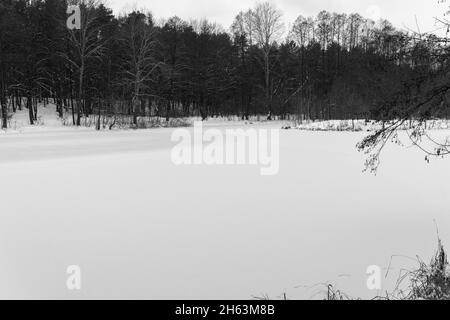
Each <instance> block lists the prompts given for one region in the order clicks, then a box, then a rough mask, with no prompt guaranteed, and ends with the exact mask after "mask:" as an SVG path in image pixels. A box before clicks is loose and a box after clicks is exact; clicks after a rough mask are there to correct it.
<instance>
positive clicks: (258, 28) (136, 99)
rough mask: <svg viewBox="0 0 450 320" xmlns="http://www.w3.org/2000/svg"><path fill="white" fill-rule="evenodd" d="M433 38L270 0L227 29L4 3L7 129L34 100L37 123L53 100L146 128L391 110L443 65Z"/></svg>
mask: <svg viewBox="0 0 450 320" xmlns="http://www.w3.org/2000/svg"><path fill="white" fill-rule="evenodd" d="M68 4H76V5H80V8H81V30H72V31H70V30H69V29H68V28H67V27H66V20H67V17H68V14H67V13H66V10H67V6H68ZM428 40H429V39H428ZM428 40H427V39H417V37H415V36H413V35H410V34H407V33H405V32H403V31H399V30H396V29H395V28H394V27H393V26H392V24H390V23H389V22H388V21H385V20H381V21H378V22H374V21H371V20H370V19H365V18H363V17H362V16H360V15H359V14H351V15H346V14H335V13H329V12H326V11H323V12H321V13H320V14H319V15H318V16H317V17H315V18H311V17H309V18H308V17H301V16H300V17H299V18H298V19H297V20H296V21H295V23H294V24H293V27H292V28H291V30H285V29H284V25H283V23H282V16H281V13H280V12H279V11H278V10H277V9H276V8H274V7H273V6H272V5H270V4H268V3H260V4H257V5H256V6H255V8H254V9H251V10H249V11H247V12H241V13H239V14H238V15H237V17H236V19H235V21H234V23H233V25H232V26H231V28H230V30H229V31H228V32H226V31H225V30H223V29H222V28H221V27H220V26H219V25H216V24H215V23H210V22H208V21H206V20H202V21H191V22H186V21H183V20H181V19H179V18H177V17H173V18H170V19H167V20H164V21H157V20H156V19H155V18H154V17H153V16H152V15H151V14H148V13H146V12H145V13H144V12H142V11H137V10H135V11H133V12H131V13H129V14H127V15H123V16H119V17H115V16H114V15H113V13H112V10H111V9H109V8H107V7H106V6H105V5H103V4H101V3H100V2H97V1H95V0H78V1H62V0H34V1H29V0H2V1H1V3H0V79H1V88H0V90H1V91H0V92H1V94H0V97H1V106H2V108H1V111H2V112H1V118H2V119H3V120H2V126H3V128H5V127H7V119H8V117H10V116H11V114H13V113H14V112H16V111H17V110H18V109H22V108H26V109H27V110H28V112H29V119H30V123H31V124H33V123H34V122H35V121H36V120H37V119H38V115H37V113H38V108H37V105H38V103H44V104H47V103H50V100H51V102H54V103H55V104H56V106H57V112H58V113H59V115H60V116H61V117H66V118H69V119H70V122H71V123H72V124H74V125H81V124H82V119H83V118H86V117H89V116H94V118H95V116H97V115H98V117H97V118H96V119H98V123H97V127H98V128H100V126H101V124H100V121H101V120H100V119H102V117H109V118H110V119H114V121H111V122H110V124H109V125H110V126H114V123H115V121H116V119H119V118H120V117H128V119H130V120H129V121H130V123H131V124H133V125H135V126H136V125H138V122H139V119H141V118H144V117H163V118H166V119H170V118H178V117H188V116H200V117H201V118H202V119H206V118H208V117H214V116H231V115H233V116H239V117H240V118H242V119H249V118H250V117H252V116H255V115H264V117H267V119H269V120H270V119H273V118H275V117H276V118H281V119H286V118H290V119H298V120H299V121H303V120H305V119H310V120H317V119H354V118H365V119H378V120H380V119H391V118H393V117H395V116H396V115H397V114H398V110H399V109H398V108H399V105H405V104H407V103H409V102H410V101H409V100H410V99H411V98H410V97H411V92H412V91H414V90H416V89H417V81H418V79H419V78H423V77H425V76H426V75H427V74H429V73H430V72H434V71H435V70H436V68H440V67H439V63H440V62H439V59H438V58H437V57H435V55H434V54H433V53H434V51H433V42H432V41H428ZM415 86H416V87H415ZM415 88H416V89H415ZM408 90H409V91H408ZM396 110H397V111H396Z"/></svg>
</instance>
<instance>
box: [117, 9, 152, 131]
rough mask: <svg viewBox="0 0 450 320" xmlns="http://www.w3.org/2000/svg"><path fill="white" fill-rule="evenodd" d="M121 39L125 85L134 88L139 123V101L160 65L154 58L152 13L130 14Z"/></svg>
mask: <svg viewBox="0 0 450 320" xmlns="http://www.w3.org/2000/svg"><path fill="white" fill-rule="evenodd" d="M120 39H121V41H123V42H124V44H125V48H126V51H125V55H124V59H123V72H124V74H125V78H124V81H125V83H124V84H125V85H127V86H131V88H132V101H131V105H132V114H133V124H134V125H137V116H138V109H139V103H140V101H141V98H142V96H143V95H144V94H145V89H147V88H148V86H147V84H146V83H148V81H149V80H150V79H151V76H152V74H153V72H154V71H155V70H156V68H157V67H158V66H159V63H157V62H156V60H155V58H154V54H155V52H154V51H155V45H156V39H155V29H154V26H153V21H152V16H151V14H147V15H146V14H143V13H140V12H139V11H135V12H133V13H131V14H129V15H128V16H127V17H126V18H125V21H124V24H123V32H122V34H121V38H120Z"/></svg>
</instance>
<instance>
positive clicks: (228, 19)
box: [107, 0, 445, 32]
mask: <svg viewBox="0 0 450 320" xmlns="http://www.w3.org/2000/svg"><path fill="white" fill-rule="evenodd" d="M271 2H272V3H274V4H275V5H276V6H278V8H279V9H281V10H282V11H283V13H284V18H285V23H286V25H287V26H289V25H290V24H292V22H293V21H294V20H295V18H296V17H297V16H298V15H300V14H301V15H304V16H310V15H313V16H314V15H316V14H317V13H318V12H320V11H321V10H328V11H331V12H339V13H341V12H345V13H351V12H358V13H360V14H361V15H363V16H365V17H372V18H375V20H377V18H378V17H379V16H381V17H383V18H386V19H388V20H390V21H391V22H392V23H394V25H396V26H398V27H400V28H410V29H414V30H416V29H417V27H416V19H415V17H416V16H417V21H418V23H419V27H420V29H421V31H422V32H428V31H432V30H435V29H436V28H438V27H439V26H436V24H435V21H434V17H442V16H443V12H444V10H445V4H444V5H443V4H439V3H438V0H272V1H271ZM107 3H108V4H109V5H110V6H111V7H112V8H113V9H114V11H115V13H116V14H117V13H120V12H121V11H123V10H124V9H127V8H128V9H129V8H133V7H136V8H138V9H140V8H146V9H149V10H150V11H151V12H152V13H153V14H154V15H155V16H156V18H168V17H171V16H174V15H177V16H179V17H180V18H183V19H185V20H189V19H191V18H196V19H200V18H208V20H211V21H215V22H218V23H220V24H221V25H222V26H223V27H225V28H226V29H228V28H229V26H230V25H231V23H232V21H233V19H234V17H235V16H236V14H237V13H238V12H239V11H241V10H242V11H244V10H247V9H249V8H251V7H253V6H254V4H255V3H256V1H255V0H107Z"/></svg>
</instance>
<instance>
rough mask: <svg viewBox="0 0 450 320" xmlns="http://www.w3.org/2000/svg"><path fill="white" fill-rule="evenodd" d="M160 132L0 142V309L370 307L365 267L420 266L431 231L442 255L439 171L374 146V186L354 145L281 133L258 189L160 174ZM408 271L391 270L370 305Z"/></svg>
mask: <svg viewBox="0 0 450 320" xmlns="http://www.w3.org/2000/svg"><path fill="white" fill-rule="evenodd" d="M236 125H237V124H233V126H234V127H236ZM278 125H279V124H275V126H278ZM209 126H210V127H217V128H219V129H221V130H224V129H225V128H226V127H227V125H226V124H220V125H219V124H216V123H214V122H213V123H212V124H209ZM241 126H242V127H244V128H254V127H260V126H261V124H249V125H241ZM263 126H265V127H271V126H274V125H271V124H263ZM189 130H192V129H189ZM172 131H173V129H154V130H141V131H113V132H110V131H102V132H96V131H94V130H92V129H64V130H62V131H55V130H37V131H30V132H29V133H22V134H20V133H14V132H12V133H11V132H9V133H7V134H3V135H0V298H2V299H13V298H14V299H16V298H20V299H48V298H57V299H96V298H104V299H116V298H123V299H251V298H252V297H253V296H263V295H267V296H268V297H270V298H274V299H277V298H280V297H281V295H282V294H283V293H286V294H287V297H288V298H290V299H303V298H306V299H310V298H311V299H315V298H323V297H324V291H325V290H326V285H325V283H328V282H329V283H332V284H335V285H336V286H337V288H338V289H341V290H342V291H344V292H346V293H347V294H349V295H351V296H355V297H362V298H371V297H373V296H376V295H377V294H381V293H382V292H376V291H375V292H374V291H369V290H368V289H367V287H366V280H367V275H366V270H367V267H368V266H371V265H379V266H381V267H382V268H386V267H388V265H389V262H390V259H391V256H392V255H402V256H407V257H412V258H414V257H416V255H418V256H420V257H421V258H423V259H424V260H425V261H428V260H429V259H431V256H432V255H433V254H434V250H435V249H436V247H437V234H436V227H435V223H436V224H437V226H438V227H439V231H440V237H441V238H442V240H443V242H444V245H445V244H447V246H450V233H449V230H450V215H449V212H450V210H449V209H450V202H449V199H450V188H449V187H448V183H449V181H450V161H449V160H448V159H443V160H437V161H432V162H431V163H430V164H427V163H426V162H425V161H424V156H423V155H422V154H421V153H420V152H419V151H418V150H416V149H414V148H401V147H398V146H394V145H389V146H388V147H387V149H386V151H385V153H384V154H383V158H382V165H381V167H380V169H379V172H378V175H376V176H374V175H371V174H368V173H363V172H362V169H363V164H364V159H365V158H364V155H363V154H360V153H358V152H357V150H356V148H355V145H356V143H357V142H359V141H360V140H361V139H362V138H363V137H364V135H365V134H366V133H364V132H359V133H351V132H338V133H336V132H309V131H300V130H282V131H281V136H280V172H279V174H278V175H275V176H269V177H267V176H265V177H264V176H261V175H260V172H259V168H258V167H254V166H175V165H173V164H172V162H171V158H170V154H171V148H172V147H173V145H174V143H173V142H171V140H170V137H171V133H172ZM448 133H449V132H444V131H442V132H439V134H441V135H444V134H448ZM70 265H79V266H80V267H81V270H82V289H81V290H80V291H69V290H68V289H67V288H66V280H67V277H68V275H67V274H66V269H67V267H68V266H70ZM414 266H415V264H414V262H413V261H411V260H410V259H408V258H402V257H398V258H394V260H393V262H392V265H391V271H390V272H389V273H388V277H387V279H383V290H389V289H390V288H392V286H393V283H394V282H395V280H397V277H398V274H399V272H400V269H401V268H410V267H414ZM385 271H386V269H383V276H384V272H385Z"/></svg>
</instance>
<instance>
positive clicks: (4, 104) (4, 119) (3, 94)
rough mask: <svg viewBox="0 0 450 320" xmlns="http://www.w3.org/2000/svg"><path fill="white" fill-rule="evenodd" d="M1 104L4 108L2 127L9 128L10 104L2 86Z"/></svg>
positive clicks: (0, 93)
mask: <svg viewBox="0 0 450 320" xmlns="http://www.w3.org/2000/svg"><path fill="white" fill-rule="evenodd" d="M0 90H1V92H0V104H1V109H2V129H7V128H8V105H7V103H6V97H5V91H4V90H2V88H0Z"/></svg>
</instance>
